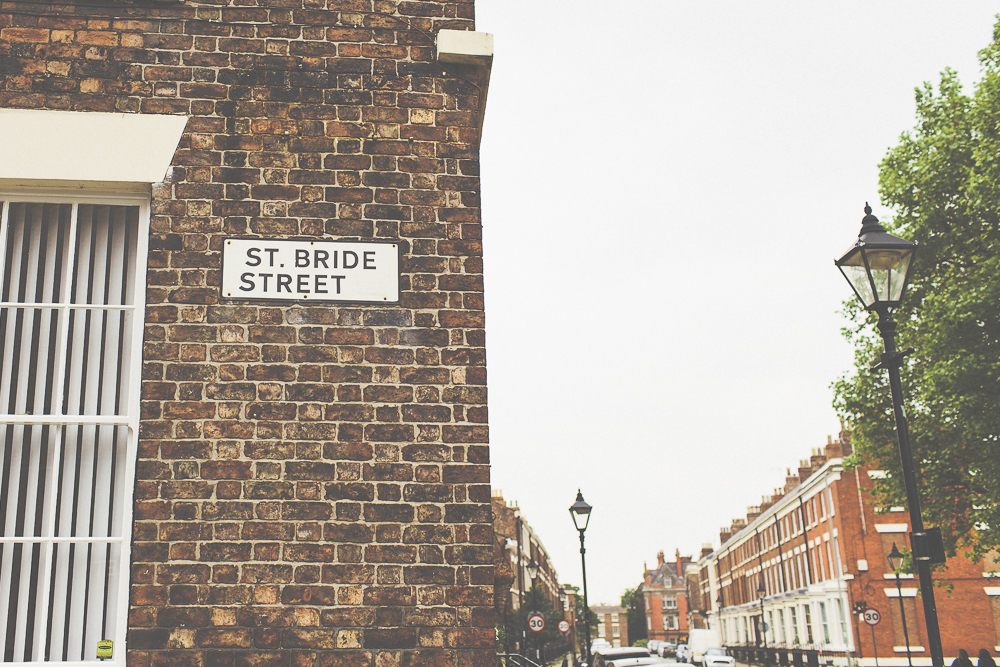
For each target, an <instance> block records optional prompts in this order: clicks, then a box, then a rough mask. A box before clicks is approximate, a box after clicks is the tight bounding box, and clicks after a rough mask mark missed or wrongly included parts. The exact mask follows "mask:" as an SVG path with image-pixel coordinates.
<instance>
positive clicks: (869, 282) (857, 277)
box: [835, 204, 944, 667]
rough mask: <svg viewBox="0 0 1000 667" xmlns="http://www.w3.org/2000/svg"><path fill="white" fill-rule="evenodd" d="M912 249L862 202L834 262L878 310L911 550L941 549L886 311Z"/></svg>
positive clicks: (936, 640)
mask: <svg viewBox="0 0 1000 667" xmlns="http://www.w3.org/2000/svg"><path fill="white" fill-rule="evenodd" d="M916 250H917V244H916V243H914V242H912V241H907V240H906V239H901V238H898V237H896V236H893V235H892V234H889V233H888V232H886V231H885V228H884V227H883V226H882V225H880V224H879V222H878V218H876V217H875V216H874V215H872V209H871V207H870V206H868V205H867V204H865V217H864V219H863V220H862V221H861V231H860V232H859V233H858V240H857V242H856V243H855V244H854V245H853V246H851V247H850V249H849V250H848V251H847V252H846V253H845V254H844V256H843V257H841V258H840V259H838V260H836V262H835V263H836V265H837V268H839V269H840V272H841V273H843V274H844V277H845V278H846V279H847V282H848V283H850V285H851V288H852V289H853V290H854V294H855V295H856V296H857V297H858V300H859V301H861V304H862V305H863V306H864V307H865V310H868V311H875V312H876V313H878V331H879V334H881V336H882V340H883V342H884V344H885V352H884V353H883V354H882V358H881V361H880V363H879V364H878V365H877V366H875V369H879V368H884V369H886V370H888V371H889V387H890V389H891V391H892V407H893V412H894V413H895V417H896V438H897V440H898V441H899V458H900V462H901V463H902V470H903V483H904V486H905V488H906V504H907V506H908V509H909V512H910V526H911V527H912V530H913V533H912V535H911V544H912V546H913V547H914V551H915V552H916V551H917V546H918V540H919V541H920V542H921V543H922V544H923V546H922V549H923V550H924V551H927V552H930V551H939V550H940V546H937V547H933V548H929V547H930V545H931V543H932V541H934V540H935V539H936V542H937V543H938V544H940V537H939V535H938V534H936V533H932V535H934V536H936V538H935V537H932V535H928V533H927V532H925V531H924V521H923V518H922V517H921V515H920V494H919V492H918V491H917V478H916V476H915V474H914V472H913V454H912V452H911V451H910V430H909V426H908V424H907V421H906V411H905V410H904V408H903V389H902V385H901V384H900V381H899V368H900V366H902V364H903V359H905V358H906V357H907V355H909V354H911V353H912V352H913V348H909V349H906V350H902V351H900V350H897V349H896V322H895V320H893V319H892V314H891V313H892V311H893V310H895V309H896V307H897V306H899V303H900V301H901V300H902V298H903V294H904V292H905V291H906V284H907V281H908V279H909V271H910V267H911V266H912V264H913V256H914V254H915V253H916ZM929 555H930V554H929V553H914V556H916V558H915V560H916V564H917V573H918V575H919V577H920V594H921V597H922V598H923V604H924V621H925V623H926V625H927V640H928V643H929V644H930V650H931V661H932V663H933V665H934V667H944V656H943V654H942V650H941V632H940V630H939V628H938V618H937V606H936V605H935V604H934V581H933V579H932V578H931V563H930V558H929ZM900 604H902V601H900Z"/></svg>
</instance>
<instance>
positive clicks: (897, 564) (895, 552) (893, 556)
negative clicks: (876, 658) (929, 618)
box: [886, 542, 913, 667]
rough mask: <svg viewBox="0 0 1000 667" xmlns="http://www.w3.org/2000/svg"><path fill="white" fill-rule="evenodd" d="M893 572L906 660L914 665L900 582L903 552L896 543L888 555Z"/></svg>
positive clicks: (911, 666) (911, 665)
mask: <svg viewBox="0 0 1000 667" xmlns="http://www.w3.org/2000/svg"><path fill="white" fill-rule="evenodd" d="M886 558H887V559H888V561H889V565H891V566H892V570H893V572H895V573H896V594H897V595H899V614H900V616H901V617H902V620H903V641H904V642H906V662H907V663H909V665H910V667H913V658H912V657H911V655H910V633H909V631H907V629H906V609H905V608H904V607H903V586H902V584H900V582H899V568H901V567H902V566H903V554H901V553H899V549H897V548H896V543H895V542H893V543H892V551H890V552H889V555H888V556H886Z"/></svg>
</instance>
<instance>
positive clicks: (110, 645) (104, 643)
mask: <svg viewBox="0 0 1000 667" xmlns="http://www.w3.org/2000/svg"><path fill="white" fill-rule="evenodd" d="M114 648H115V643H114V642H113V641H111V640H110V639H102V640H101V641H99V642H97V657H98V658H100V659H101V660H107V659H108V658H110V657H111V654H112V652H113V651H114Z"/></svg>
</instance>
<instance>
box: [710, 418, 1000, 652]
mask: <svg viewBox="0 0 1000 667" xmlns="http://www.w3.org/2000/svg"><path fill="white" fill-rule="evenodd" d="M851 451H852V449H851V443H850V438H849V437H848V436H847V434H846V433H845V432H842V433H841V434H840V437H839V438H838V439H836V440H833V439H832V438H831V439H830V441H829V442H828V444H827V445H826V447H825V448H822V449H816V450H814V451H813V452H812V455H811V456H810V457H809V459H806V460H803V461H802V462H801V463H800V465H799V467H798V470H797V471H795V470H794V469H790V470H789V472H788V476H787V477H786V479H785V485H784V487H783V488H780V489H776V490H775V492H774V494H773V495H771V496H768V497H765V498H764V502H763V503H762V504H761V505H755V506H752V507H750V508H749V512H748V514H747V516H746V520H745V521H744V520H742V519H740V520H738V521H734V522H733V524H732V525H731V526H729V527H728V528H724V529H723V530H722V531H721V533H720V536H719V539H720V543H721V545H720V547H719V548H718V549H716V550H715V551H714V552H712V553H710V554H707V555H703V556H702V558H701V559H700V560H699V561H698V563H697V564H696V566H697V567H698V569H699V570H700V583H701V586H700V589H701V600H699V601H698V603H697V604H698V606H699V607H700V608H701V609H705V610H708V622H709V625H710V626H711V627H714V628H716V630H717V631H718V633H719V636H720V638H721V640H722V642H723V643H724V644H725V645H726V646H728V647H730V649H732V652H733V653H734V654H735V655H736V657H737V659H738V660H740V661H744V662H746V661H750V660H754V661H757V662H760V661H763V660H765V655H764V654H765V652H766V653H767V658H766V660H767V661H768V663H770V664H775V663H777V664H779V665H794V666H796V667H802V666H812V667H815V666H817V665H821V664H824V665H838V666H841V667H846V666H847V665H859V666H862V667H875V665H882V666H883V667H885V666H886V665H888V666H889V667H904V666H906V665H909V664H912V665H914V666H915V667H930V665H931V656H930V650H929V642H928V637H927V632H926V624H925V621H924V613H923V612H924V609H923V603H922V600H921V598H920V591H919V585H918V582H917V581H916V579H915V578H914V575H912V574H902V575H901V576H900V580H899V582H898V583H897V580H896V575H895V572H894V571H893V570H892V568H891V566H890V565H889V561H888V558H887V557H888V555H889V554H890V553H892V550H893V547H894V546H896V547H897V548H898V549H899V550H909V549H910V546H911V545H910V543H909V539H910V535H909V534H910V525H909V515H908V513H907V511H906V510H905V508H903V507H877V506H875V505H874V504H873V502H872V496H871V493H870V491H871V488H872V480H873V479H875V478H878V477H882V476H885V475H886V474H888V473H887V471H882V470H871V469H869V468H868V467H867V466H859V467H856V468H854V469H853V470H850V469H846V468H845V461H844V458H845V457H846V456H848V455H850V453H851ZM995 556H996V554H990V555H989V556H987V557H986V558H985V559H983V560H979V561H973V560H970V559H969V558H966V557H965V555H964V554H962V553H959V554H958V555H957V556H955V557H952V558H949V559H948V560H947V563H945V565H944V567H942V568H941V569H939V570H937V571H935V574H934V577H935V580H937V581H939V582H941V583H942V584H947V585H946V586H945V585H942V586H940V587H938V588H937V589H936V590H935V593H934V598H935V603H936V608H937V612H938V620H939V623H940V633H941V643H942V647H943V651H944V656H945V664H948V665H950V664H951V663H952V662H953V661H954V660H955V658H956V657H957V656H958V652H959V650H961V649H965V650H966V651H968V652H969V654H970V655H976V654H977V653H978V652H979V650H980V649H983V648H985V649H986V650H987V651H988V652H989V653H990V654H992V655H995V654H996V652H998V651H1000V586H995V585H994V584H995V583H996V578H997V577H998V576H1000V572H998V569H1000V568H998V566H997V563H996V562H995ZM862 607H863V608H864V610H867V611H872V610H874V611H875V612H877V613H878V615H879V617H878V619H877V620H876V623H875V625H869V624H868V623H866V622H865V620H863V618H862V616H861V614H860V613H859V612H860V611H861V608H862ZM765 647H766V651H765Z"/></svg>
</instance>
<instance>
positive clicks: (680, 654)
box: [676, 644, 691, 662]
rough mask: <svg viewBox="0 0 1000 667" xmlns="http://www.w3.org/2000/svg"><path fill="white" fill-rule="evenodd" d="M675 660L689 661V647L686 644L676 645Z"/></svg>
mask: <svg viewBox="0 0 1000 667" xmlns="http://www.w3.org/2000/svg"><path fill="white" fill-rule="evenodd" d="M676 654H677V662H690V661H691V649H690V648H689V647H688V645H687V644H678V645H677V651H676Z"/></svg>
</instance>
